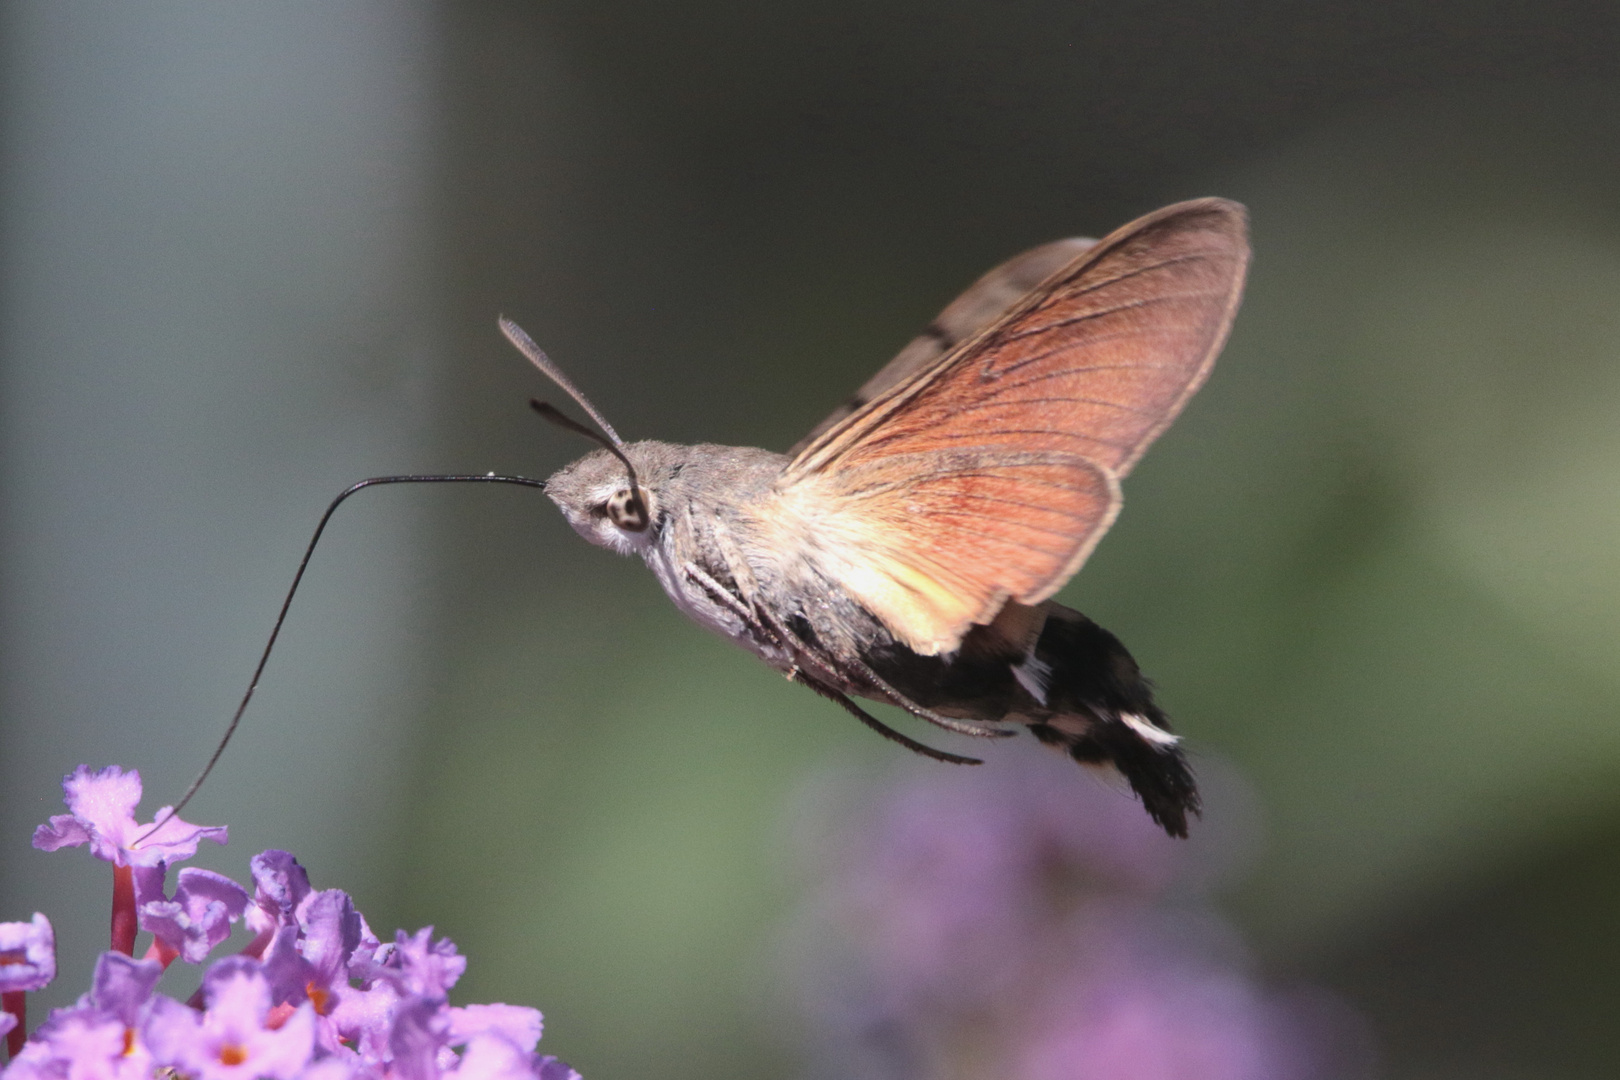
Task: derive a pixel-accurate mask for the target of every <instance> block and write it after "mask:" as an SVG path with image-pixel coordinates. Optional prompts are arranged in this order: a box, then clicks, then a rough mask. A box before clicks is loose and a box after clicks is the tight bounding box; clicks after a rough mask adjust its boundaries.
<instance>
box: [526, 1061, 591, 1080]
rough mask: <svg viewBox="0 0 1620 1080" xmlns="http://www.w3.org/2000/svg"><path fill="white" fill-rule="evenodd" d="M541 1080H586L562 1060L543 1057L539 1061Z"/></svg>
mask: <svg viewBox="0 0 1620 1080" xmlns="http://www.w3.org/2000/svg"><path fill="white" fill-rule="evenodd" d="M539 1065H540V1068H539V1072H538V1074H537V1075H538V1076H539V1078H540V1080H584V1077H582V1076H580V1075H579V1073H577V1072H575V1071H574V1070H573V1069H572V1068H571V1067H570V1066H569V1064H568V1062H566V1061H564V1060H563V1059H562V1058H555V1057H543V1058H541V1059H540V1061H539Z"/></svg>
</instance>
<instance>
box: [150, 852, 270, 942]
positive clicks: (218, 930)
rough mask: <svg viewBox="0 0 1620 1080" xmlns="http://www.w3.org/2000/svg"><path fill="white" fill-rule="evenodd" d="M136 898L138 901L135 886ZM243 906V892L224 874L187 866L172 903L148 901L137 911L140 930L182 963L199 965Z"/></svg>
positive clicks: (228, 931) (226, 933)
mask: <svg viewBox="0 0 1620 1080" xmlns="http://www.w3.org/2000/svg"><path fill="white" fill-rule="evenodd" d="M136 897H137V900H139V897H140V889H139V887H137V889H136ZM247 904H248V895H247V890H245V889H243V888H242V886H240V885H238V884H237V883H236V882H234V881H232V880H231V879H230V878H228V877H226V876H225V875H224V874H216V873H214V872H213V871H212V870H201V869H198V868H196V867H191V866H188V867H186V868H185V869H184V870H182V871H180V883H179V885H178V886H177V887H176V888H175V891H174V899H173V900H164V899H157V900H149V901H147V902H146V903H144V904H141V905H140V906H139V908H138V909H137V910H138V911H139V913H140V920H141V929H142V930H145V931H146V932H147V933H149V934H151V935H152V936H153V937H155V938H157V939H158V940H159V941H161V942H163V943H164V944H165V945H167V946H168V947H169V948H171V949H173V950H174V951H175V952H177V953H179V954H180V957H181V959H183V960H185V961H186V963H188V964H200V963H202V962H203V960H205V959H206V958H207V956H208V953H209V952H210V951H211V950H212V949H213V948H214V946H216V945H218V944H219V943H220V942H222V941H224V940H225V939H226V938H228V937H230V936H231V924H232V923H234V922H235V921H236V920H237V919H240V918H241V917H242V912H243V910H244V909H246V908H247Z"/></svg>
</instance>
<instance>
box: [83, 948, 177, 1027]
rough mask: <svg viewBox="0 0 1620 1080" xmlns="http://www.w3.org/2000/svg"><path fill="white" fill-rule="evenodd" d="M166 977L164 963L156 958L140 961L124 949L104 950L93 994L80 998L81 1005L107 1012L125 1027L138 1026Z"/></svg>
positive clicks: (93, 980)
mask: <svg viewBox="0 0 1620 1080" xmlns="http://www.w3.org/2000/svg"><path fill="white" fill-rule="evenodd" d="M162 977H163V965H162V964H160V963H158V962H157V961H156V960H136V959H134V958H133V957H129V956H125V955H124V954H123V953H120V952H104V953H102V954H101V956H100V957H99V958H98V959H97V960H96V973H95V976H94V977H93V978H92V979H91V982H90V993H89V994H87V995H85V997H84V998H82V999H80V1002H79V1004H80V1005H81V1006H89V1007H90V1008H94V1009H97V1010H99V1011H101V1012H104V1013H107V1014H109V1015H111V1016H113V1017H115V1018H116V1019H117V1020H118V1021H119V1022H120V1023H121V1024H123V1025H124V1026H125V1027H131V1028H132V1027H136V1026H138V1025H139V1024H140V1021H141V1017H142V1015H143V1014H144V1013H145V1011H146V1007H147V1005H148V1004H150V1003H151V1001H152V991H153V990H155V989H157V984H158V980H159V979H161V978H162Z"/></svg>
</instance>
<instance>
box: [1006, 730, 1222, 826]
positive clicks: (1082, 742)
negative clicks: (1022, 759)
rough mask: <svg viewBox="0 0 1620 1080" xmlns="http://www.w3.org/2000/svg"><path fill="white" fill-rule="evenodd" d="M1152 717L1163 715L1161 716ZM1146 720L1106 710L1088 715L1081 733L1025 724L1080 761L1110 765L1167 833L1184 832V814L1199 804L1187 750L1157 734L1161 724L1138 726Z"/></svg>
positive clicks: (1195, 811) (1196, 811)
mask: <svg viewBox="0 0 1620 1080" xmlns="http://www.w3.org/2000/svg"><path fill="white" fill-rule="evenodd" d="M1130 719H1136V718H1135V717H1131V718H1130ZM1155 719H1159V720H1161V721H1162V717H1161V718H1155ZM1145 723H1151V721H1139V722H1138V723H1135V724H1133V723H1130V722H1129V720H1128V719H1126V718H1122V717H1115V716H1107V717H1103V718H1101V719H1098V720H1095V721H1093V722H1092V723H1091V724H1090V725H1088V726H1087V729H1086V730H1085V732H1084V733H1078V734H1077V733H1075V732H1072V731H1067V730H1064V729H1063V728H1059V727H1054V726H1053V725H1051V724H1044V723H1042V724H1032V725H1031V726H1030V730H1031V731H1033V732H1034V734H1035V737H1036V738H1037V739H1040V740H1041V742H1043V743H1045V744H1047V745H1048V746H1052V747H1055V748H1057V749H1059V750H1062V751H1063V752H1065V753H1067V754H1068V755H1069V756H1070V757H1072V758H1074V760H1076V761H1078V762H1080V763H1081V764H1083V765H1112V766H1113V767H1114V768H1115V769H1117V770H1119V773H1120V775H1121V776H1123V777H1124V778H1125V780H1126V782H1127V783H1129V784H1130V785H1131V790H1132V791H1133V792H1135V793H1136V797H1137V798H1138V799H1141V800H1142V808H1143V809H1144V810H1146V811H1147V813H1148V817H1150V818H1152V819H1153V820H1154V822H1155V823H1156V824H1157V825H1158V826H1159V827H1160V828H1161V829H1163V830H1164V831H1165V832H1167V833H1169V834H1170V835H1171V836H1176V837H1183V838H1185V837H1186V835H1187V818H1188V817H1189V816H1192V817H1197V816H1198V814H1199V811H1200V809H1201V806H1200V803H1199V799H1198V784H1197V782H1196V781H1195V780H1194V779H1193V773H1192V767H1191V766H1190V765H1189V764H1188V763H1187V755H1186V754H1185V753H1183V752H1182V750H1181V748H1180V747H1179V746H1177V745H1175V744H1174V743H1167V742H1164V741H1163V740H1162V738H1161V737H1160V736H1159V735H1158V732H1160V731H1162V730H1163V728H1162V726H1161V725H1160V724H1153V728H1154V733H1153V734H1151V735H1144V734H1143V733H1142V730H1141V728H1142V727H1143V725H1144V724H1145Z"/></svg>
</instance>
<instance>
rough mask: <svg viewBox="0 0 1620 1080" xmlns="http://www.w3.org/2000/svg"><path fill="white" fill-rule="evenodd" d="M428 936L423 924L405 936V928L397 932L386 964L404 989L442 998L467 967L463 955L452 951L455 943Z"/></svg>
mask: <svg viewBox="0 0 1620 1080" xmlns="http://www.w3.org/2000/svg"><path fill="white" fill-rule="evenodd" d="M432 938H433V927H431V926H424V927H423V928H422V929H420V930H418V931H417V932H416V933H414V934H411V935H410V936H408V937H407V936H406V934H405V931H403V930H401V931H399V932H398V933H397V934H396V935H395V937H394V945H395V951H394V953H393V955H392V956H391V957H390V958H389V962H388V966H389V967H390V968H391V969H393V970H394V971H396V972H397V973H398V974H397V977H398V978H399V980H400V982H401V985H402V987H403V989H405V990H406V991H407V992H409V993H413V994H426V995H428V996H430V997H443V996H445V995H446V994H447V993H449V991H450V988H451V987H452V986H454V985H456V980H457V979H460V978H461V973H462V972H464V971H466V970H467V958H466V957H465V956H462V955H460V954H459V953H457V952H456V945H455V942H453V941H451V940H450V939H449V938H440V939H439V940H437V941H434V940H432Z"/></svg>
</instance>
